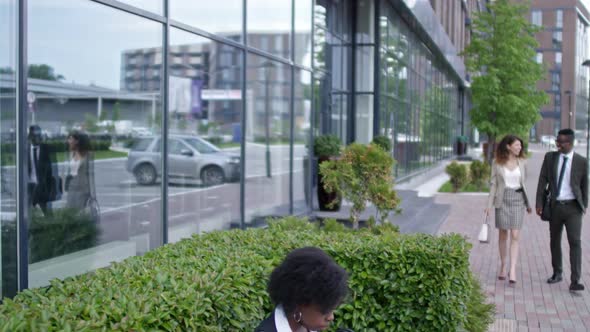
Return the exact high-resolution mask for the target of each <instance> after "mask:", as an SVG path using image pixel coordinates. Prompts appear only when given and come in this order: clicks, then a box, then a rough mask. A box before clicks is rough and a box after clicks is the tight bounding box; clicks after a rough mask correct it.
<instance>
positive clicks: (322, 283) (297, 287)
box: [255, 247, 348, 332]
mask: <svg viewBox="0 0 590 332" xmlns="http://www.w3.org/2000/svg"><path fill="white" fill-rule="evenodd" d="M268 293H269V295H270V299H271V300H272V302H273V303H274V304H275V310H274V312H273V313H272V314H271V315H270V316H269V317H268V318H267V319H265V320H264V321H262V323H260V325H259V326H258V328H256V330H255V332H313V331H323V330H325V329H327V328H328V327H329V326H330V323H332V321H333V320H334V310H335V309H336V308H337V307H338V306H339V305H340V303H341V302H342V301H343V300H344V298H345V297H346V295H347V293H348V274H347V273H346V271H345V270H344V269H343V268H342V267H340V266H339V265H338V264H336V262H334V260H332V258H331V257H330V256H328V254H326V253H325V252H324V251H322V250H321V249H319V248H315V247H306V248H299V249H295V250H293V251H291V252H290V253H289V254H288V255H287V257H286V258H285V259H284V260H283V262H282V263H281V264H280V265H279V266H278V267H276V268H275V269H274V270H273V271H272V273H271V275H270V280H269V282H268Z"/></svg>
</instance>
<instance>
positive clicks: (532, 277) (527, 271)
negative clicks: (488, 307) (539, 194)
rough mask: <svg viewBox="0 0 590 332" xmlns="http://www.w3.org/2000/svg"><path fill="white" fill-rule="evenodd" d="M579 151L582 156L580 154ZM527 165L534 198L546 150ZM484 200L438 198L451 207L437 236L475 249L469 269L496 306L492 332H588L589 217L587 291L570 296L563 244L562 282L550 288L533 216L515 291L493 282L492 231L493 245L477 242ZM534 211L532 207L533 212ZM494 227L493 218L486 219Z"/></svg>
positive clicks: (544, 235) (541, 235) (545, 239)
mask: <svg viewBox="0 0 590 332" xmlns="http://www.w3.org/2000/svg"><path fill="white" fill-rule="evenodd" d="M581 150H582V149H580V148H578V149H577V151H578V152H579V153H581V154H583V155H585V152H584V151H581ZM531 151H532V156H531V158H530V159H529V165H528V172H529V176H528V179H527V189H528V191H529V194H530V195H532V196H533V195H535V192H536V189H537V179H538V176H539V170H540V168H541V163H542V161H543V155H544V152H545V150H544V149H542V148H541V147H540V146H538V145H532V147H531ZM486 199H487V195H485V196H484V195H479V194H473V195H469V194H437V196H436V202H438V203H445V204H450V205H451V212H450V214H449V216H448V218H447V220H446V221H445V222H444V224H443V225H442V226H441V228H440V229H439V234H440V233H451V232H453V233H460V234H464V235H466V236H467V237H468V238H469V241H470V242H471V243H473V248H472V250H471V255H470V263H471V268H472V270H473V271H474V272H475V274H476V275H477V276H479V279H480V280H481V282H482V286H483V288H484V289H485V291H486V293H487V294H488V298H489V300H490V301H491V302H493V303H495V304H496V311H497V313H496V319H497V321H496V324H494V326H492V327H491V331H590V225H589V224H588V222H589V219H590V216H589V214H586V215H585V216H584V226H583V228H582V250H583V260H582V279H581V282H582V283H583V284H584V285H585V286H586V290H585V291H583V292H579V293H577V294H576V293H572V292H570V291H569V290H568V287H569V278H570V266H569V256H568V253H569V246H568V244H567V238H566V236H565V229H564V232H563V239H562V250H563V254H564V257H563V263H564V281H562V282H560V283H557V284H553V285H549V284H547V283H546V281H545V280H546V279H547V278H548V277H549V276H550V275H551V273H552V269H551V253H550V249H549V226H548V224H547V223H546V222H543V221H541V219H539V217H538V216H537V215H536V214H535V213H534V212H533V214H531V215H528V214H525V220H524V227H523V229H522V232H521V239H520V255H519V262H518V264H517V280H518V283H517V284H516V287H514V288H512V287H509V286H508V282H507V281H506V280H505V281H500V280H498V278H497V275H498V273H499V268H500V263H499V261H500V260H499V254H498V244H497V239H498V232H497V230H496V229H494V228H493V227H492V233H491V237H490V239H491V242H490V243H489V244H480V243H479V242H477V234H478V232H479V227H480V223H481V222H482V221H483V209H484V205H485V202H486ZM533 210H534V207H533ZM490 217H491V218H490V219H491V224H492V225H493V215H492V216H490Z"/></svg>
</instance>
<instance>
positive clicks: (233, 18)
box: [169, 0, 244, 42]
mask: <svg viewBox="0 0 590 332" xmlns="http://www.w3.org/2000/svg"><path fill="white" fill-rule="evenodd" d="M169 2H170V17H171V18H172V19H174V20H177V21H180V22H182V23H185V24H188V25H192V26H194V27H197V28H199V29H202V30H205V31H208V32H211V33H216V34H220V35H222V36H223V37H225V38H229V39H232V40H235V41H238V42H239V41H241V40H242V22H243V19H242V17H243V11H244V8H243V5H242V3H243V1H242V0H224V1H194V0H172V1H169Z"/></svg>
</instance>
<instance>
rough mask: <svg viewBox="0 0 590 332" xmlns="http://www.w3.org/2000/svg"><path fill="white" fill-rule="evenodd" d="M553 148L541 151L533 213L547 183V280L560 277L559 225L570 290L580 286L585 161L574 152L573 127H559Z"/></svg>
mask: <svg viewBox="0 0 590 332" xmlns="http://www.w3.org/2000/svg"><path fill="white" fill-rule="evenodd" d="M555 143H556V145H557V151H555V152H548V153H546V154H545V159H544V160H543V166H542V167H541V174H540V175H539V184H538V186H537V204H536V210H537V214H538V215H541V211H542V206H543V192H544V190H545V187H546V185H547V184H549V190H550V192H551V205H550V206H551V220H550V221H549V232H550V238H551V240H550V243H551V265H552V266H553V275H552V276H551V277H550V278H549V279H547V283H549V284H553V283H556V282H560V281H561V280H562V273H563V266H562V261H561V234H562V233H563V226H565V229H566V232H567V240H568V242H569V245H570V264H571V269H572V271H571V272H572V274H571V284H570V290H571V291H581V290H584V285H582V284H581V283H580V276H581V274H582V241H581V239H580V237H581V233H582V216H583V215H584V214H585V213H586V208H587V206H588V163H587V161H586V159H585V158H584V157H582V156H581V155H579V154H577V153H575V152H574V151H573V148H574V131H573V130H571V129H562V130H560V131H559V133H558V136H557V140H556V142H555Z"/></svg>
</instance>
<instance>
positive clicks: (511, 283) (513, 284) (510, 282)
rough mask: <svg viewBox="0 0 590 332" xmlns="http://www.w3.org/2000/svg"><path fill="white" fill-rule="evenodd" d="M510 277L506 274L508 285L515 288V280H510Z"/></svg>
mask: <svg viewBox="0 0 590 332" xmlns="http://www.w3.org/2000/svg"><path fill="white" fill-rule="evenodd" d="M511 276H512V274H510V273H508V283H509V284H510V286H515V285H516V280H515V279H512V278H510V277H511Z"/></svg>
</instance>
